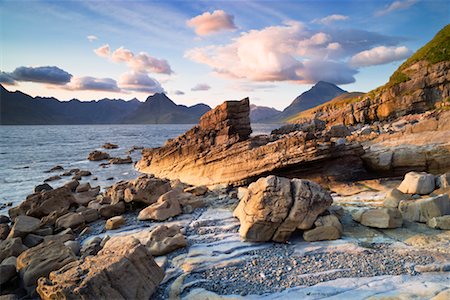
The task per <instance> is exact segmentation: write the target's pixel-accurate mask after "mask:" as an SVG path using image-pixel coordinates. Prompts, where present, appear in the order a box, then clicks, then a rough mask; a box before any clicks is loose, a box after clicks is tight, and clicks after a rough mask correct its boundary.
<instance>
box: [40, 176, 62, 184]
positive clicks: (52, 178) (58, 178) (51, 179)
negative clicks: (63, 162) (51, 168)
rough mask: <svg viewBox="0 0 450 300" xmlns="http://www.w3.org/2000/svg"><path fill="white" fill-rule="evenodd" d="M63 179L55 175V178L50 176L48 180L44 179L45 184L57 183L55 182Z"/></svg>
mask: <svg viewBox="0 0 450 300" xmlns="http://www.w3.org/2000/svg"><path fill="white" fill-rule="evenodd" d="M60 179H61V177H60V176H59V175H55V176H50V177H48V178H46V179H44V182H49V181H55V180H60Z"/></svg>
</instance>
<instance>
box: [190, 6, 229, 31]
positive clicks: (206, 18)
mask: <svg viewBox="0 0 450 300" xmlns="http://www.w3.org/2000/svg"><path fill="white" fill-rule="evenodd" d="M186 24H187V25H188V26H189V27H193V28H194V29H195V33H196V34H197V35H209V34H213V33H217V32H220V31H224V30H228V31H230V30H236V29H237V27H236V25H235V24H234V16H232V15H229V14H227V13H226V12H225V11H223V10H215V11H213V12H212V13H210V12H204V13H203V14H201V15H199V16H196V17H194V18H192V19H190V20H188V21H187V22H186Z"/></svg>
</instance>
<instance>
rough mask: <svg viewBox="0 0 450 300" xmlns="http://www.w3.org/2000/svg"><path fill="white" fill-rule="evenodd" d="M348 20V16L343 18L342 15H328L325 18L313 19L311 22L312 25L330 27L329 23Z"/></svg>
mask: <svg viewBox="0 0 450 300" xmlns="http://www.w3.org/2000/svg"><path fill="white" fill-rule="evenodd" d="M348 19H349V17H348V16H344V15H330V16H326V17H325V18H321V19H314V20H313V21H312V23H315V24H323V25H330V24H331V23H334V22H337V21H346V20H348Z"/></svg>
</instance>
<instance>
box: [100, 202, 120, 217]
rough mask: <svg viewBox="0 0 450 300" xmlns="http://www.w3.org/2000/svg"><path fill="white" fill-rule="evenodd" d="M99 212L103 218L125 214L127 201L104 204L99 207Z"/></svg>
mask: <svg viewBox="0 0 450 300" xmlns="http://www.w3.org/2000/svg"><path fill="white" fill-rule="evenodd" d="M98 212H99V214H100V215H101V216H102V217H103V218H105V219H109V218H112V217H115V216H118V215H121V214H123V213H124V212H125V203H123V202H122V201H120V202H118V203H116V204H106V205H102V206H101V207H100V208H99V209H98Z"/></svg>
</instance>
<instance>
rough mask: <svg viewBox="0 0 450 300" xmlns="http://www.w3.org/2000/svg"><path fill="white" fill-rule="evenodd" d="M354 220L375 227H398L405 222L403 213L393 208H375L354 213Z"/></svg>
mask: <svg viewBox="0 0 450 300" xmlns="http://www.w3.org/2000/svg"><path fill="white" fill-rule="evenodd" d="M352 217H353V220H355V221H356V222H359V223H361V224H362V225H364V226H368V227H375V228H397V227H401V226H402V224H403V219H402V215H401V214H400V212H399V211H398V210H397V209H393V208H373V209H367V210H360V211H358V212H356V213H354V214H352Z"/></svg>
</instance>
